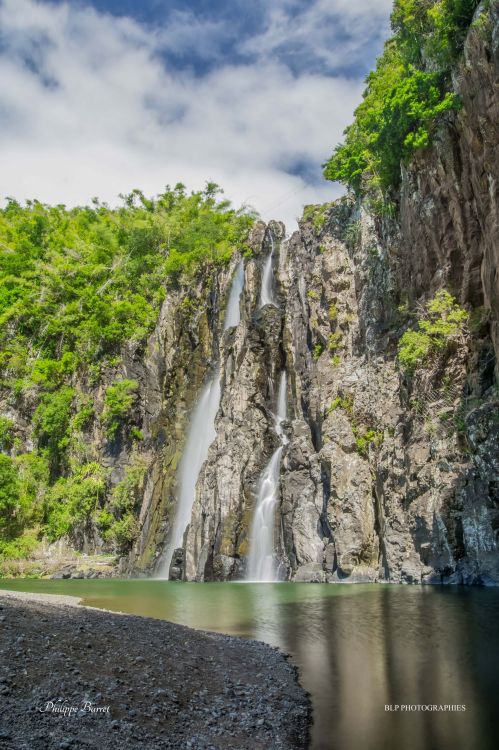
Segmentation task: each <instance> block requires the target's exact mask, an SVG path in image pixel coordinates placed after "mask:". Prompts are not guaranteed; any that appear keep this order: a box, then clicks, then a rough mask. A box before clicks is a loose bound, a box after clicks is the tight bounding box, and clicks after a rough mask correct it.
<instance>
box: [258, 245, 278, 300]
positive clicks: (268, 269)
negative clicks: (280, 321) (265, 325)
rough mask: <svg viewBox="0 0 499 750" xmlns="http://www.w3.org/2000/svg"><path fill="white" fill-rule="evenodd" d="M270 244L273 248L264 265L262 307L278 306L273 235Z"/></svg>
mask: <svg viewBox="0 0 499 750" xmlns="http://www.w3.org/2000/svg"><path fill="white" fill-rule="evenodd" d="M270 246H271V248H272V249H271V251H270V253H269V256H268V258H267V260H266V261H265V265H264V267H263V276H262V288H261V290H260V307H263V306H264V305H274V307H277V302H276V300H275V297H274V285H273V274H274V268H273V263H274V238H273V237H272V235H270Z"/></svg>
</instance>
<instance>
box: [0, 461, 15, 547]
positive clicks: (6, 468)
mask: <svg viewBox="0 0 499 750" xmlns="http://www.w3.org/2000/svg"><path fill="white" fill-rule="evenodd" d="M19 502H20V492H19V479H18V475H17V469H16V467H15V464H14V462H13V460H12V459H11V458H10V457H9V456H5V455H4V454H3V453H0V537H2V538H7V539H8V538H10V537H12V536H15V533H16V531H17V530H18V527H19V517H18V510H19Z"/></svg>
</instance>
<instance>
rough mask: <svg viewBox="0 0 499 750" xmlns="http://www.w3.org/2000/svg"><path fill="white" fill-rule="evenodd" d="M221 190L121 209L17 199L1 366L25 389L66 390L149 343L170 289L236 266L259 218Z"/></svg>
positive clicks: (6, 231) (4, 229)
mask: <svg viewBox="0 0 499 750" xmlns="http://www.w3.org/2000/svg"><path fill="white" fill-rule="evenodd" d="M217 192H218V190H217V188H216V186H214V185H209V186H208V187H207V189H206V190H205V191H204V192H202V193H200V192H198V193H193V194H192V195H186V193H185V190H184V188H183V186H181V185H178V186H177V187H176V188H175V189H173V190H169V189H168V190H166V192H165V193H163V194H162V195H160V196H159V197H158V198H157V199H155V200H152V199H151V200H150V199H147V198H145V197H144V195H143V194H142V193H140V192H139V191H134V192H133V193H132V194H131V195H129V196H127V197H126V198H125V199H124V202H125V205H124V206H123V207H122V208H119V209H109V208H108V207H106V206H105V205H101V204H99V203H98V202H97V201H96V202H95V205H94V206H92V207H88V206H86V207H83V208H75V209H71V210H67V209H66V208H65V207H64V206H53V207H50V206H45V205H42V204H41V203H38V202H37V201H34V202H28V204H27V205H26V206H21V205H19V203H17V202H16V201H14V200H10V201H9V202H8V205H7V207H6V208H4V209H2V210H0V253H1V254H0V331H1V335H0V368H1V370H2V371H3V378H4V381H5V380H6V381H7V382H8V383H16V385H17V387H18V389H19V388H22V387H28V386H29V385H32V384H36V385H40V386H42V387H44V388H46V389H47V390H53V389H55V388H57V387H59V386H60V384H61V383H62V382H64V380H65V379H66V378H67V377H68V376H69V375H71V373H73V372H74V371H75V370H76V368H77V367H78V366H79V365H81V364H82V363H90V362H92V361H94V362H95V359H96V358H97V359H99V358H102V357H105V356H107V357H110V356H112V355H113V354H117V353H118V352H119V350H120V347H121V345H122V344H123V343H124V342H125V341H127V342H128V341H140V340H142V339H144V337H145V336H146V334H147V333H148V331H149V330H150V329H151V327H152V326H153V324H154V322H155V320H156V316H157V313H158V307H159V304H160V302H161V300H162V299H163V297H164V295H165V280H170V283H172V282H174V281H176V280H178V279H180V278H181V277H182V276H183V275H184V276H189V275H192V274H194V273H195V272H196V271H197V270H198V269H199V268H201V267H206V266H208V267H212V266H215V265H217V264H220V263H223V262H225V261H227V260H228V259H229V258H230V256H231V254H232V252H233V250H234V248H235V246H236V245H238V244H239V245H240V244H241V243H243V241H244V237H245V234H246V232H247V230H248V227H249V225H250V223H251V221H252V219H251V217H250V216H249V215H247V214H245V213H242V212H238V211H235V210H233V209H232V208H231V207H230V204H229V203H228V202H227V201H218V200H217Z"/></svg>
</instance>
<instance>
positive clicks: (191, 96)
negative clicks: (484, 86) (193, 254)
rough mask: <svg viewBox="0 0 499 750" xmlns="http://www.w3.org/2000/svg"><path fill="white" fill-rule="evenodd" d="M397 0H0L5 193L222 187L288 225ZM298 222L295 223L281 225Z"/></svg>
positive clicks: (310, 190)
mask: <svg viewBox="0 0 499 750" xmlns="http://www.w3.org/2000/svg"><path fill="white" fill-rule="evenodd" d="M390 6H391V0H376V2H374V3H373V2H372V0H251V2H249V1H248V0H245V1H243V0H232V1H231V0H227V1H225V2H221V0H171V1H168V2H166V1H165V0H142V2H137V0H93V1H92V2H83V1H80V0H71V1H70V2H59V1H58V0H50V1H49V0H0V86H1V90H2V101H1V102H0V159H1V161H0V163H1V165H2V166H1V170H0V174H1V178H0V179H1V188H2V193H1V194H2V195H14V196H16V197H18V198H20V199H24V198H28V197H37V198H40V199H41V200H45V201H48V202H65V203H67V204H68V205H71V204H75V203H84V202H88V201H89V200H90V198H91V197H92V196H94V195H98V196H99V197H100V198H101V199H103V200H107V201H108V202H109V203H110V204H113V203H115V202H116V200H117V195H118V193H120V192H127V191H128V190H131V189H132V188H133V187H140V188H141V189H143V190H144V191H145V192H147V193H150V194H154V193H156V192H158V191H160V190H161V189H162V188H163V186H164V185H165V184H167V183H170V184H171V183H175V182H177V181H183V182H185V183H186V184H187V185H188V186H189V187H191V188H198V187H202V185H203V184H204V182H205V181H206V180H214V181H216V182H218V183H219V184H220V185H222V186H223V187H224V189H225V191H226V194H227V195H228V197H230V198H231V199H232V200H234V202H235V203H237V204H241V203H243V202H247V203H250V204H251V205H253V206H254V207H255V208H256V209H257V210H259V211H260V212H261V213H262V215H263V216H264V218H267V219H268V218H271V217H273V216H275V217H276V218H284V219H285V220H286V221H287V223H288V225H292V224H293V221H294V219H295V217H296V216H298V215H299V214H300V213H301V207H302V206H303V204H304V203H310V202H319V201H324V200H330V199H332V198H333V197H334V196H335V195H337V194H338V188H337V187H335V186H334V185H331V184H328V183H325V182H324V181H323V180H322V179H321V166H320V165H321V163H322V162H323V161H324V160H325V159H326V158H327V157H328V155H329V153H330V152H331V149H332V147H333V146H334V145H335V144H336V143H337V142H338V140H339V139H340V138H341V133H342V131H343V129H344V127H345V126H346V125H347V124H348V122H349V121H350V120H351V116H352V112H353V109H354V107H355V106H356V104H357V103H358V101H359V100H360V96H361V92H362V88H363V79H364V77H365V74H366V73H367V71H368V70H369V69H370V68H371V67H372V65H373V63H374V61H375V58H376V56H377V54H379V52H380V51H381V48H382V44H383V40H384V39H385V38H386V36H387V34H388V16H389V11H390ZM291 228H292V226H290V229H291Z"/></svg>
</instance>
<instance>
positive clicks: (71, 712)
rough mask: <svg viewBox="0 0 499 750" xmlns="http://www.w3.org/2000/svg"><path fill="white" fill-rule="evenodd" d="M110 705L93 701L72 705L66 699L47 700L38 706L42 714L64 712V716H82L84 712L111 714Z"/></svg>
mask: <svg viewBox="0 0 499 750" xmlns="http://www.w3.org/2000/svg"><path fill="white" fill-rule="evenodd" d="M110 710H111V709H110V706H96V705H95V703H92V702H91V701H82V702H81V705H79V706H70V705H69V704H68V703H66V702H65V701H64V702H62V701H57V702H54V701H47V703H45V704H44V705H43V706H40V707H39V708H38V711H39V712H40V713H41V714H46V713H49V714H62V716H67V717H68V718H69V717H70V716H78V715H80V716H82V715H84V714H109V712H110Z"/></svg>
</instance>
